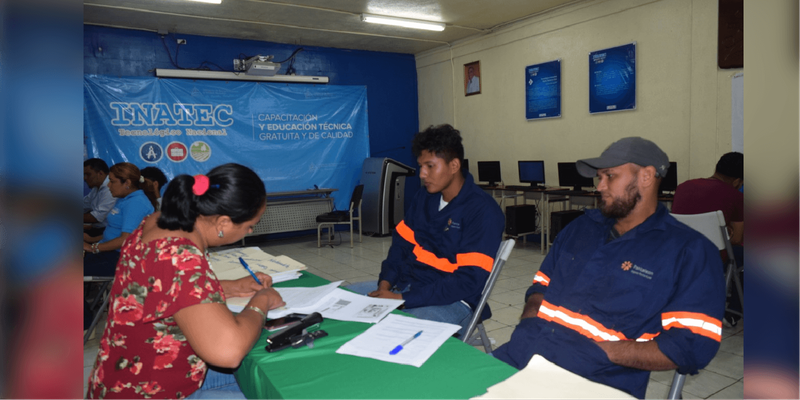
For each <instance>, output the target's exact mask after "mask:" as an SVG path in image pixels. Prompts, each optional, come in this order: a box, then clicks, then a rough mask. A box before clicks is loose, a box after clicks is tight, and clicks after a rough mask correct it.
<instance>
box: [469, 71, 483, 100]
mask: <svg viewBox="0 0 800 400" xmlns="http://www.w3.org/2000/svg"><path fill="white" fill-rule="evenodd" d="M467 76H469V81H467V94H469V93H477V92H480V91H481V78H480V77H478V76H475V69H474V68H473V67H469V68H468V69H467Z"/></svg>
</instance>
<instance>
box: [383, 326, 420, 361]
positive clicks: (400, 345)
mask: <svg viewBox="0 0 800 400" xmlns="http://www.w3.org/2000/svg"><path fill="white" fill-rule="evenodd" d="M419 335H422V331H419V332H417V333H415V334H414V336H412V337H410V338H408V339H406V341H405V342H403V343H400V344H399V345H397V347H395V348H394V349H392V351H390V352H389V355H390V356H393V355H395V354H397V353H399V352H400V350H403V346H405V345H407V344H408V343H409V342H411V341H412V340H414V339H416V338H418V337H419Z"/></svg>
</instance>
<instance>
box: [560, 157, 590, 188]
mask: <svg viewBox="0 0 800 400" xmlns="http://www.w3.org/2000/svg"><path fill="white" fill-rule="evenodd" d="M558 186H571V187H572V190H575V191H581V190H583V189H582V188H583V187H592V186H594V179H593V178H586V177H584V176H582V175H581V174H579V173H578V168H577V167H575V163H574V162H560V163H558Z"/></svg>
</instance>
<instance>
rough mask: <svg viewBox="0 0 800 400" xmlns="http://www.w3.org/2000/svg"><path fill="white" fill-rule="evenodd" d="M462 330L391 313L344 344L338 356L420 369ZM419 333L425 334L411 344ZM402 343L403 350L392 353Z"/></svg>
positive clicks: (440, 323) (448, 325)
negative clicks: (451, 337)
mask: <svg viewBox="0 0 800 400" xmlns="http://www.w3.org/2000/svg"><path fill="white" fill-rule="evenodd" d="M459 329H461V327H460V326H458V325H455V324H446V323H443V322H435V321H428V320H424V319H419V318H414V317H404V316H402V315H397V314H389V316H387V317H386V318H385V319H384V320H383V321H381V322H379V323H377V324H375V325H373V326H372V327H370V328H369V329H367V330H366V331H364V333H362V334H360V335H358V336H356V337H355V338H353V339H352V340H350V341H349V342H347V343H345V344H344V345H342V347H340V348H339V349H338V350H336V353H338V354H349V355H353V356H358V357H366V358H374V359H376V360H381V361H388V362H393V363H397V364H405V365H413V366H415V367H421V366H422V364H424V363H425V361H427V360H428V358H430V356H431V355H433V353H434V352H436V350H438V349H439V347H441V346H442V344H443V343H444V341H445V340H447V338H449V337H450V336H453V334H454V333H456V332H457V331H458V330H459ZM419 331H422V334H420V335H419V337H416V338H415V339H413V340H411V341H408V339H409V338H411V337H413V336H415V334H416V333H417V332H419ZM406 342H407V343H406ZM402 343H406V344H405V345H403V349H402V350H400V351H399V352H398V353H396V354H393V355H392V354H389V353H390V352H392V350H393V349H394V348H395V347H397V346H398V345H400V344H402Z"/></svg>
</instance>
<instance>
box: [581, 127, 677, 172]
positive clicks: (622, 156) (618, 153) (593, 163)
mask: <svg viewBox="0 0 800 400" xmlns="http://www.w3.org/2000/svg"><path fill="white" fill-rule="evenodd" d="M627 163H634V164H636V165H639V166H642V167H647V166H650V165H652V166H654V167H655V168H656V172H657V173H658V175H659V176H661V177H662V178H663V177H665V176H667V171H668V170H669V157H667V153H664V151H663V150H661V149H660V148H659V147H658V146H657V145H656V144H655V143H653V142H651V141H649V140H647V139H642V138H640V137H638V136H633V137H626V138H622V139H620V140H617V141H616V142H614V143H611V145H610V146H608V147H607V148H606V149H605V150H604V151H603V154H600V157H596V158H587V159H583V160H578V162H577V163H576V166H577V168H578V173H579V174H581V175H583V176H585V177H587V178H592V177H594V176H597V170H598V169H603V168H613V167H618V166H620V165H622V164H627Z"/></svg>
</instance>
